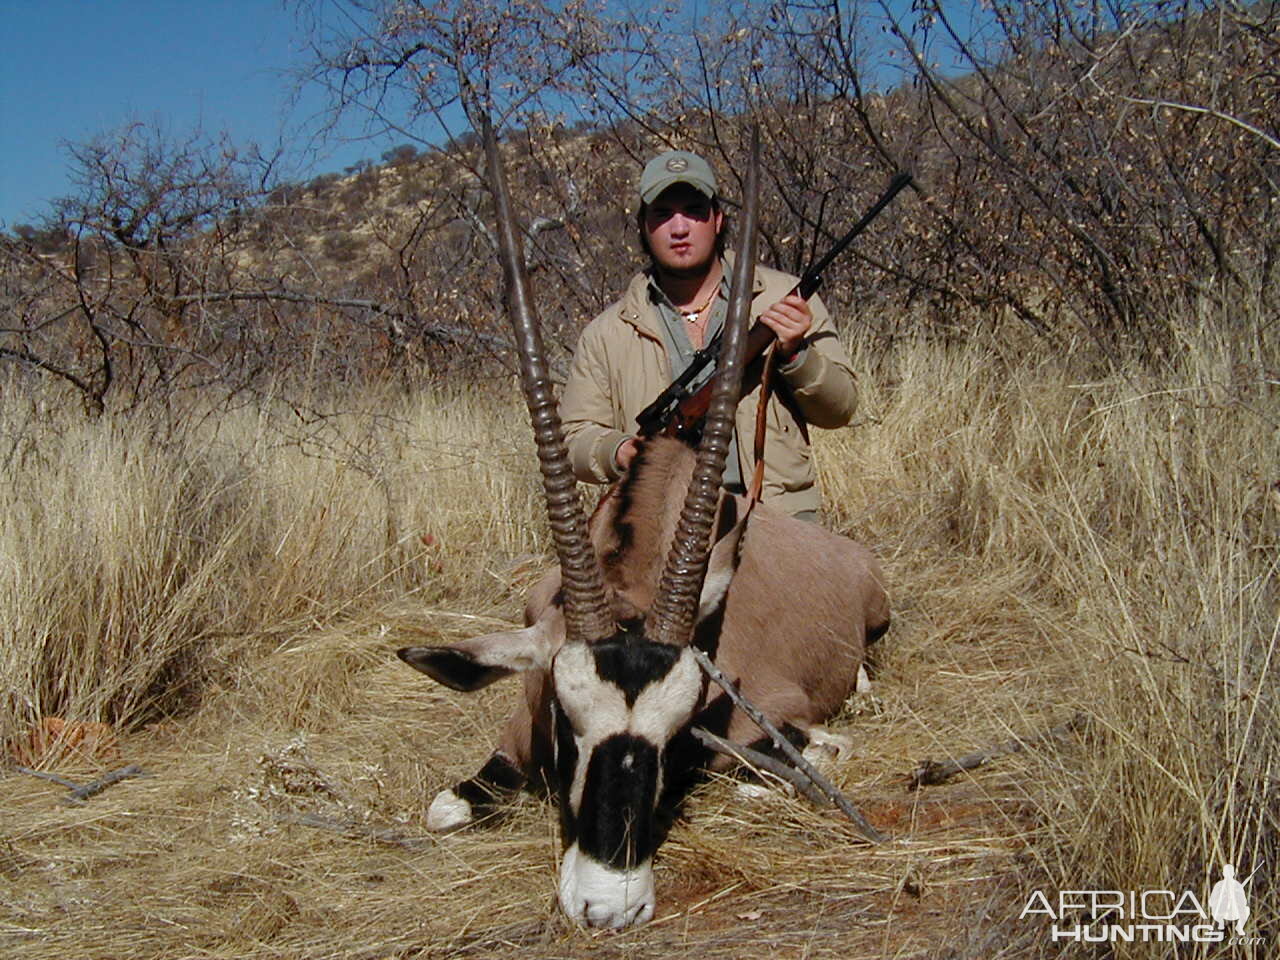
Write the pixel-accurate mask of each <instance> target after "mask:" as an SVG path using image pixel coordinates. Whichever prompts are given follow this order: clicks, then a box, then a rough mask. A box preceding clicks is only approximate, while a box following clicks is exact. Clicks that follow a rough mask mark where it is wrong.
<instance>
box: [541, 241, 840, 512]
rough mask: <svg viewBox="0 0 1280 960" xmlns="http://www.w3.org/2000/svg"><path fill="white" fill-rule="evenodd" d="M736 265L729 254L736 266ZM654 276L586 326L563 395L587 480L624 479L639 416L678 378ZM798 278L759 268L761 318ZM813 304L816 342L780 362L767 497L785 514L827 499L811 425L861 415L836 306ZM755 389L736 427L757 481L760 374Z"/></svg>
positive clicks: (572, 454)
mask: <svg viewBox="0 0 1280 960" xmlns="http://www.w3.org/2000/svg"><path fill="white" fill-rule="evenodd" d="M729 259H731V257H730V256H726V260H729ZM731 269H732V265H731V263H728V262H727V263H726V264H725V272H726V274H728V273H729V272H730V271H731ZM648 283H649V281H648V277H647V276H646V275H645V274H643V273H640V274H636V276H634V277H632V278H631V282H630V284H629V285H628V286H627V289H626V292H625V293H623V295H622V299H621V300H619V301H618V302H617V303H614V304H612V305H611V306H609V307H608V308H607V309H606V310H605V311H604V312H603V313H601V314H600V315H599V316H598V317H596V318H595V319H594V320H592V321H591V323H589V324H588V325H587V327H586V329H585V330H583V331H582V336H581V338H580V339H579V340H578V347H577V350H575V351H574V354H573V363H572V365H571V366H570V369H569V378H568V380H567V381H566V383H565V386H564V393H563V394H562V396H561V398H560V417H561V419H562V420H563V421H564V427H565V436H566V439H567V440H568V444H569V459H570V460H571V461H572V462H573V470H574V473H575V474H576V475H577V477H578V479H579V480H583V481H586V482H589V483H608V482H610V481H613V480H616V479H617V478H618V475H619V473H618V468H617V465H616V462H615V461H614V454H615V453H616V452H617V450H618V447H619V446H621V445H622V442H623V441H624V440H625V439H626V438H627V437H628V436H633V435H634V434H635V431H636V421H635V418H636V414H638V413H639V412H640V411H641V410H643V409H644V408H645V407H646V406H648V405H649V404H650V403H651V402H652V401H653V399H654V398H655V397H657V395H658V394H659V393H661V392H662V391H663V390H665V389H666V388H667V386H668V385H669V384H670V383H671V379H672V377H671V365H670V363H669V362H668V359H667V352H666V348H665V346H664V345H663V340H662V331H661V323H662V321H661V319H660V318H659V316H658V312H657V307H656V306H654V305H653V304H652V303H651V302H650V300H649V292H648ZM795 284H796V278H795V277H792V276H789V275H788V274H785V273H782V272H780V271H778V270H771V269H769V268H768V267H757V268H756V272H755V279H754V293H755V296H754V298H753V300H752V303H751V316H752V318H753V319H754V318H755V317H757V316H759V315H760V314H761V313H763V312H764V311H765V310H766V309H767V308H768V307H770V306H772V305H773V304H775V303H777V302H778V301H779V300H781V299H782V298H783V297H784V296H786V295H787V294H788V293H789V292H790V291H791V289H792V288H793V287H794V286H795ZM809 306H810V309H811V310H812V311H813V326H812V328H811V329H810V331H809V334H808V336H807V337H806V338H805V343H806V348H805V349H804V350H802V351H801V352H800V353H799V354H797V355H796V356H795V357H794V358H793V359H792V360H791V361H790V362H789V363H787V364H785V365H783V366H782V367H780V368H779V372H780V373H781V374H782V378H781V379H782V380H783V381H784V383H783V384H780V385H779V386H778V389H776V390H775V392H774V395H773V397H772V398H771V399H770V401H769V410H768V414H767V429H766V432H765V449H764V462H765V471H764V490H763V498H764V500H765V501H767V502H769V503H770V505H772V506H774V507H775V508H777V509H779V510H781V511H783V512H785V513H799V512H800V511H802V510H817V509H818V507H819V505H820V501H821V498H820V496H819V494H818V490H817V487H816V486H815V474H814V469H813V461H812V455H811V451H810V448H809V436H808V429H807V426H806V424H813V425H814V426H817V427H828V428H834V427H842V426H844V425H845V424H847V423H848V422H849V420H850V419H851V418H852V416H853V410H854V406H855V402H856V389H855V384H854V379H853V368H852V365H851V364H850V362H849V357H848V355H847V354H846V353H845V350H844V347H843V346H841V344H840V341H839V339H838V338H837V336H836V332H835V330H834V328H833V327H832V325H831V317H830V315H829V314H828V313H827V308H826V307H825V306H823V304H822V301H821V299H819V298H817V297H814V298H813V299H811V300H810V301H809ZM757 366H758V365H757ZM753 372H754V371H753ZM747 387H749V388H750V389H749V390H748V392H746V394H745V395H744V396H743V398H742V401H741V402H740V403H739V404H738V412H737V416H736V423H735V430H736V433H737V440H738V444H737V447H738V458H739V461H740V465H741V467H742V476H743V477H745V478H748V479H749V478H750V477H751V474H752V472H753V469H754V464H753V463H752V462H751V460H752V451H753V447H754V443H755V439H754V438H755V421H756V408H757V406H758V405H759V397H760V384H759V376H758V373H757V375H756V376H755V377H753V379H752V381H751V382H750V383H748V384H744V388H747Z"/></svg>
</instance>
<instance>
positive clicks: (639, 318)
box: [619, 250, 765, 341]
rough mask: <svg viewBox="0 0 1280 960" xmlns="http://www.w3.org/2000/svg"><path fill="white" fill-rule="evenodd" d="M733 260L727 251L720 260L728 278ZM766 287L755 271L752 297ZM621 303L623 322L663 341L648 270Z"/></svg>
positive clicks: (633, 280) (634, 279)
mask: <svg viewBox="0 0 1280 960" xmlns="http://www.w3.org/2000/svg"><path fill="white" fill-rule="evenodd" d="M733 260H734V252H733V251H732V250H726V251H725V252H724V255H723V256H722V257H721V258H720V263H721V267H722V269H723V270H724V275H725V276H726V277H732V276H733ZM764 286H765V284H764V278H763V277H762V276H760V271H759V270H755V271H753V272H752V275H751V295H752V297H755V296H757V295H758V294H759V293H760V292H761V291H762V290H764ZM621 303H622V305H621V308H620V310H619V315H620V316H621V317H622V319H623V320H625V321H626V322H627V323H629V324H631V325H632V326H633V327H635V328H636V329H637V330H639V331H640V332H641V333H643V334H645V335H647V336H650V337H653V338H654V339H655V340H659V341H660V340H662V330H661V328H660V327H659V326H658V324H659V323H660V322H661V321H660V320H659V319H658V311H657V310H656V309H654V306H653V304H652V303H650V302H649V271H648V270H647V269H645V270H642V271H640V272H639V273H637V274H636V275H635V276H633V277H632V278H631V282H630V283H628V284H627V289H626V291H625V292H624V293H623V294H622V302H621Z"/></svg>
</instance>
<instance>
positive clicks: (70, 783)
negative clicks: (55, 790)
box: [13, 766, 80, 790]
mask: <svg viewBox="0 0 1280 960" xmlns="http://www.w3.org/2000/svg"><path fill="white" fill-rule="evenodd" d="M13 769H14V770H15V771H16V772H17V773H25V774H26V775H27V776H28V777H39V778H40V779H41V780H48V781H49V782H50V783H56V784H57V785H58V786H60V787H66V788H67V789H68V790H76V789H79V787H80V784H78V783H76V782H75V781H74V780H68V779H67V778H66V777H60V776H58V775H57V774H56V773H46V772H45V771H43V770H32V769H31V768H30V767H18V766H15V767H14V768H13Z"/></svg>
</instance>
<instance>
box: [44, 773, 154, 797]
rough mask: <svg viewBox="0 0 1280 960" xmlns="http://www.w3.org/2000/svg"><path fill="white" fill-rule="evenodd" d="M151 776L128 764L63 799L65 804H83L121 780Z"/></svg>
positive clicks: (73, 791)
mask: <svg viewBox="0 0 1280 960" xmlns="http://www.w3.org/2000/svg"><path fill="white" fill-rule="evenodd" d="M149 776H151V774H149V773H147V771H145V770H143V769H142V768H141V767H139V766H138V765H136V764H130V765H129V766H127V767H121V768H120V769H119V770H112V771H111V772H110V773H104V774H103V775H102V776H100V777H99V778H98V779H97V780H91V781H89V782H88V783H86V784H84V785H83V786H80V787H76V788H75V789H74V790H72V791H71V795H70V796H67V797H63V799H64V800H66V802H67V803H84V802H85V801H86V800H88V799H89V798H90V797H92V796H94V795H95V794H99V793H101V792H102V791H103V790H105V789H107V787H110V786H113V785H115V784H117V783H119V782H120V781H121V780H128V779H129V778H130V777H149Z"/></svg>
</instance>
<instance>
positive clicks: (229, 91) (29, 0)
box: [0, 0, 403, 227]
mask: <svg viewBox="0 0 1280 960" xmlns="http://www.w3.org/2000/svg"><path fill="white" fill-rule="evenodd" d="M0 38H2V43H0V49H2V50H3V56H0V227H13V226H16V225H18V224H21V223H32V222H35V221H37V220H38V219H39V218H40V215H41V214H42V213H43V212H45V211H46V210H47V208H48V201H50V200H51V199H53V198H54V197H58V196H61V195H64V194H66V193H68V192H70V190H71V187H70V185H69V183H68V182H67V156H66V153H65V151H64V150H63V149H62V147H61V146H60V145H61V144H62V143H63V142H64V141H70V142H73V143H78V142H83V141H85V140H88V139H89V138H91V137H92V136H93V135H94V134H96V133H100V132H102V131H105V130H109V129H113V128H116V127H119V126H121V125H123V124H125V123H128V122H130V121H133V120H140V121H143V122H159V123H161V124H163V125H165V128H166V129H167V130H169V131H170V133H171V135H172V136H174V137H177V138H181V137H183V136H184V135H186V134H187V133H189V132H191V130H192V129H193V128H194V127H196V126H197V125H198V126H200V127H201V128H202V129H203V130H204V131H205V133H207V134H210V135H217V134H220V133H222V132H224V131H225V132H226V133H227V134H228V135H229V137H230V139H231V140H232V142H234V143H236V144H244V143H247V142H249V141H256V142H258V143H260V144H261V145H262V146H264V147H270V146H274V145H275V144H276V143H278V142H279V141H281V139H282V138H283V139H285V140H287V141H290V142H296V141H298V140H299V139H300V138H298V137H297V136H295V134H296V132H297V130H298V129H300V128H302V127H304V126H305V125H306V123H307V121H308V120H311V119H313V118H314V117H315V115H316V113H317V112H318V111H319V110H320V109H321V108H322V107H323V106H324V100H323V97H322V95H321V94H319V93H318V92H316V91H312V92H310V93H309V94H308V95H307V96H306V97H304V99H303V100H302V101H301V102H300V103H299V104H297V105H296V106H294V107H290V103H289V101H290V96H291V93H292V90H293V82H292V80H291V78H290V77H289V76H288V75H287V73H288V71H289V69H290V68H291V67H294V66H297V65H298V64H299V63H300V62H302V61H303V60H304V58H305V52H304V51H303V50H302V49H301V35H300V32H299V31H298V30H297V29H296V26H295V23H294V20H293V15H292V13H290V12H289V11H287V10H285V8H284V4H283V3H282V2H280V0H0ZM357 134H358V131H356V130H355V129H354V128H352V129H351V130H350V131H349V132H348V137H349V138H350V139H351V140H352V142H345V143H328V144H326V145H325V148H324V152H323V153H321V154H320V155H319V156H308V155H304V153H303V151H302V150H301V148H300V147H298V146H295V148H294V150H293V152H292V154H291V156H292V163H293V172H294V173H295V175H296V176H305V175H308V174H311V173H320V172H325V171H328V170H341V169H342V168H343V167H346V166H349V165H351V164H353V163H355V162H356V161H358V160H361V159H365V158H371V159H375V160H376V159H377V158H379V157H380V156H381V154H382V153H383V151H385V150H387V149H388V148H389V147H390V146H393V145H394V143H393V142H391V141H386V140H383V141H378V142H373V143H370V142H360V141H358V140H357V139H354V138H355V137H356V135H357ZM401 139H403V138H401ZM396 142H398V141H396Z"/></svg>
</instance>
